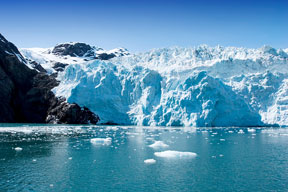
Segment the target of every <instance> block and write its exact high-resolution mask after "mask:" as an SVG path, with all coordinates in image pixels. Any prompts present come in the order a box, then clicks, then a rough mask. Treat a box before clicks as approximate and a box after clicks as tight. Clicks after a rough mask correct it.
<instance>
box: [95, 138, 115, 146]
mask: <svg viewBox="0 0 288 192" xmlns="http://www.w3.org/2000/svg"><path fill="white" fill-rule="evenodd" d="M90 142H91V143H92V144H93V145H111V143H112V139H111V138H110V137H108V138H93V139H90Z"/></svg>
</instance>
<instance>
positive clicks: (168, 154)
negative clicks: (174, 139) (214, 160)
mask: <svg viewBox="0 0 288 192" xmlns="http://www.w3.org/2000/svg"><path fill="white" fill-rule="evenodd" d="M154 155H155V156H157V157H163V158H194V157H196V156H197V154H196V153H193V152H181V151H171V150H168V151H162V152H155V153H154Z"/></svg>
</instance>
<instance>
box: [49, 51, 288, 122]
mask: <svg viewBox="0 0 288 192" xmlns="http://www.w3.org/2000/svg"><path fill="white" fill-rule="evenodd" d="M287 74H288V53H287V49H286V50H280V49H279V50H276V49H273V48H271V47H269V46H264V47H262V48H260V49H246V48H235V47H226V48H225V47H220V46H218V47H208V46H200V47H197V48H165V49H155V50H152V51H149V52H146V53H141V54H136V55H130V56H125V57H115V58H113V59H111V60H109V61H101V60H99V59H96V60H93V61H87V62H85V61H83V62H82V61H79V62H78V61H75V62H74V63H73V62H71V64H70V65H69V66H68V67H67V68H66V69H65V71H64V72H62V73H59V76H58V78H59V80H60V81H61V83H60V85H59V86H58V87H56V88H55V89H54V92H55V93H56V95H58V96H64V97H66V98H67V99H68V102H76V103H77V104H79V105H82V106H87V107H88V108H90V109H91V110H92V111H93V112H95V113H96V114H98V115H99V116H100V119H101V122H102V123H107V122H109V123H118V124H138V125H159V126H160V125H161V126H167V125H168V126H169V125H184V126H262V125H268V124H279V125H288V118H287V115H288V99H287V98H288V90H287V88H288V75H287Z"/></svg>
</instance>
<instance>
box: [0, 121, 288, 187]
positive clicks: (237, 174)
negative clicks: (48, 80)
mask: <svg viewBox="0 0 288 192" xmlns="http://www.w3.org/2000/svg"><path fill="white" fill-rule="evenodd" d="M0 126H1V127H0V191H285V190H286V189H287V188H288V185H287V184H288V148H287V144H288V130H286V129H279V128H278V129H275V128H271V129H270V128H265V129H264V128H263V129H262V128H255V129H253V128H249V129H248V128H207V129H204V128H201V129H196V128H173V127H169V128H165V127H162V128H155V127H120V126H106V127H105V126H102V127H101V126H51V125H49V126H48V125H21V124H2V125H0ZM93 138H102V139H96V140H95V139H94V140H91V139H93ZM108 138H111V139H108ZM155 141H162V142H158V143H157V142H156V143H155ZM151 144H154V145H151ZM149 145H150V146H149ZM151 146H154V147H151ZM16 147H19V148H21V149H22V150H18V151H17V150H15V148H16ZM162 151H173V152H166V153H161V154H165V155H164V157H163V156H156V155H155V154H154V153H155V152H162ZM180 152H190V153H188V155H187V153H180ZM194 153H196V154H197V156H196V157H195V156H194V155H193V154H194ZM156 154H157V153H156ZM158 154H159V153H158ZM166 154H169V155H166ZM171 154H172V156H171ZM183 154H184V155H183ZM185 154H186V155H185ZM146 159H154V160H155V162H154V161H153V162H154V163H151V164H149V163H144V160H146Z"/></svg>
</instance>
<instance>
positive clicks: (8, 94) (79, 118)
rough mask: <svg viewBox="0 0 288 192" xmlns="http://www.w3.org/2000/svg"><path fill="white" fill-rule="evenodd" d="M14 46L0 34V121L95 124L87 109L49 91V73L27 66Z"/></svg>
mask: <svg viewBox="0 0 288 192" xmlns="http://www.w3.org/2000/svg"><path fill="white" fill-rule="evenodd" d="M26 64H27V61H26V60H25V59H24V58H23V56H22V55H21V53H20V52H19V51H18V49H17V47H16V46H15V45H14V44H12V43H11V42H8V41H7V40H6V39H5V38H4V37H3V36H2V35H1V34H0V89H1V91H0V109H1V110H0V122H2V123H3V122H7V123H16V122H17V123H18V122H19V123H68V124H87V123H92V124H96V123H97V122H98V121H99V117H98V116H97V115H95V114H94V113H92V112H91V111H90V110H89V109H88V108H85V107H83V108H81V107H80V106H79V105H77V104H70V103H67V102H66V101H65V98H57V97H55V95H54V94H53V92H52V91H51V89H52V88H54V87H55V86H57V85H58V82H57V80H56V79H55V77H54V76H53V75H50V76H49V75H47V74H46V73H44V72H39V70H38V71H36V70H34V69H32V68H29V67H28V66H29V65H26Z"/></svg>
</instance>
